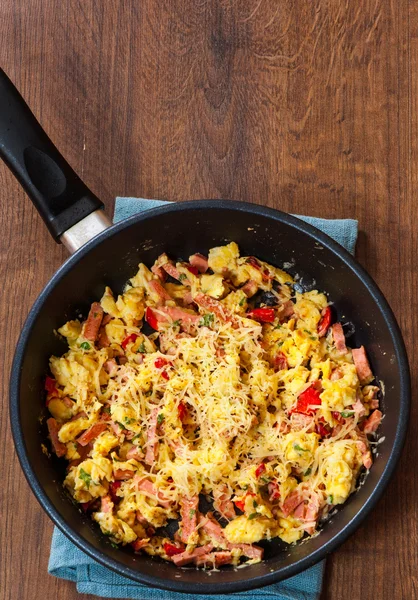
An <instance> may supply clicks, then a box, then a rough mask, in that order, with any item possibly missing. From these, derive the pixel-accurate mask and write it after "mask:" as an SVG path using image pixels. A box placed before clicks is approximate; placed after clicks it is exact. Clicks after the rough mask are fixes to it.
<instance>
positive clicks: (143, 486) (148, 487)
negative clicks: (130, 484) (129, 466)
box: [134, 477, 171, 508]
mask: <svg viewBox="0 0 418 600" xmlns="http://www.w3.org/2000/svg"><path fill="white" fill-rule="evenodd" d="M134 481H135V483H136V485H137V488H138V490H141V491H143V492H145V493H147V494H148V495H149V496H152V497H153V498H155V499H156V500H157V501H158V504H160V505H161V506H162V507H163V508H170V506H171V502H170V501H169V500H166V499H165V498H164V496H162V494H160V493H159V492H158V490H157V489H156V487H155V485H154V484H153V483H152V481H150V480H149V479H141V478H140V477H138V479H137V480H136V479H135V480H134Z"/></svg>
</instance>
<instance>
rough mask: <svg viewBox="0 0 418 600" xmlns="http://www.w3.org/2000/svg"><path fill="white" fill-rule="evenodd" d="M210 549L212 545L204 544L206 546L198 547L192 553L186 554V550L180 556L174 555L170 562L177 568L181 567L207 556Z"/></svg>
mask: <svg viewBox="0 0 418 600" xmlns="http://www.w3.org/2000/svg"><path fill="white" fill-rule="evenodd" d="M212 549H213V545H212V544H206V546H199V547H198V548H195V549H194V550H193V552H187V550H186V551H185V552H182V553H181V554H175V555H174V556H172V558H171V560H172V561H173V563H174V564H175V565H176V566H177V567H183V566H184V565H188V564H190V563H192V562H194V561H195V560H196V559H197V558H199V557H200V556H204V555H205V554H208V553H209V552H210V551H211V550H212Z"/></svg>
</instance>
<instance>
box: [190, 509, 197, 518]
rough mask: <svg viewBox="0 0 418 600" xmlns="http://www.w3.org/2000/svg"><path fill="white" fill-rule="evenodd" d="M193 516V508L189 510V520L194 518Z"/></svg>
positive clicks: (194, 512)
mask: <svg viewBox="0 0 418 600" xmlns="http://www.w3.org/2000/svg"><path fill="white" fill-rule="evenodd" d="M195 514H196V511H195V509H194V508H191V509H190V510H189V518H190V519H191V518H192V517H194V515H195Z"/></svg>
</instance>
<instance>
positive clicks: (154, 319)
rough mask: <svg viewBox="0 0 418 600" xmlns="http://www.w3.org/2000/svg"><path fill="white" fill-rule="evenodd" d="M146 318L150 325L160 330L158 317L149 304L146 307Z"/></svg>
mask: <svg viewBox="0 0 418 600" xmlns="http://www.w3.org/2000/svg"><path fill="white" fill-rule="evenodd" d="M145 320H146V322H147V323H148V325H149V326H150V327H152V328H153V329H155V331H158V319H157V317H156V316H155V313H154V311H153V310H152V308H150V307H149V306H147V308H146V309H145Z"/></svg>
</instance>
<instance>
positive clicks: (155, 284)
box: [148, 279, 172, 302]
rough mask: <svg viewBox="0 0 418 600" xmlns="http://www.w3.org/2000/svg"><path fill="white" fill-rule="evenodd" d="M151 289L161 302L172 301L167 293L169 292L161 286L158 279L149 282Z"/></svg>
mask: <svg viewBox="0 0 418 600" xmlns="http://www.w3.org/2000/svg"><path fill="white" fill-rule="evenodd" d="M148 286H149V289H150V291H151V292H152V293H154V295H155V296H156V297H157V298H158V300H159V301H160V302H165V301H166V300H172V297H171V296H170V294H169V293H168V292H167V290H166V289H165V288H164V287H163V286H162V285H161V283H160V282H159V281H157V280H156V279H151V281H150V282H148Z"/></svg>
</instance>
